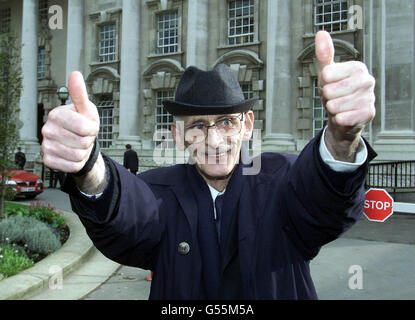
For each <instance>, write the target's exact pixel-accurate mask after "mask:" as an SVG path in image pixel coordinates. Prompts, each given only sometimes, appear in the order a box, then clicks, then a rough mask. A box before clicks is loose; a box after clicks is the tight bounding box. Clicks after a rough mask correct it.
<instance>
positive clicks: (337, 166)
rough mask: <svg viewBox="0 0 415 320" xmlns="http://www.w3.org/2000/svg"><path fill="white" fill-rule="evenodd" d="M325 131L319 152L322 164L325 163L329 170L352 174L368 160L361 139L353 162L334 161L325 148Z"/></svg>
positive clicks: (365, 148) (364, 145) (366, 150)
mask: <svg viewBox="0 0 415 320" xmlns="http://www.w3.org/2000/svg"><path fill="white" fill-rule="evenodd" d="M326 131H327V127H326V128H325V129H324V131H323V134H322V137H321V140H320V145H319V152H320V156H321V159H322V160H323V162H324V163H326V164H327V165H328V166H329V167H330V168H331V169H333V170H334V171H339V172H352V171H354V170H356V169H357V168H358V167H360V166H361V165H362V164H364V163H365V162H366V160H367V159H368V149H367V147H366V144H365V142H364V140H363V139H362V137H360V138H359V140H360V142H359V145H358V148H357V150H356V154H355V157H354V158H355V159H354V160H355V161H354V162H348V161H340V160H337V159H335V158H334V157H333V155H332V154H331V153H330V151H329V150H328V148H327V145H326V143H325V135H326V133H327V132H326Z"/></svg>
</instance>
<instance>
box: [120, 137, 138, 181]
mask: <svg viewBox="0 0 415 320" xmlns="http://www.w3.org/2000/svg"><path fill="white" fill-rule="evenodd" d="M125 148H126V149H127V151H125V152H124V163H123V166H124V167H125V168H127V169H128V170H130V172H131V173H132V174H133V175H136V174H137V172H138V155H137V152H135V151H134V150H133V149H131V144H127V145H125Z"/></svg>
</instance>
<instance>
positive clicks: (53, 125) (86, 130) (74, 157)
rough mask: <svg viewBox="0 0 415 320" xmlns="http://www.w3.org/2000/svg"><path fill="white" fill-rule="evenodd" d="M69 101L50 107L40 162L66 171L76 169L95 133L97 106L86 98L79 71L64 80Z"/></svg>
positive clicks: (83, 159)
mask: <svg viewBox="0 0 415 320" xmlns="http://www.w3.org/2000/svg"><path fill="white" fill-rule="evenodd" d="M68 89H69V95H70V96H71V99H72V102H73V104H69V105H63V106H59V107H56V108H54V109H53V110H51V111H50V112H49V115H48V119H47V121H46V123H45V125H44V126H43V128H42V135H43V142H42V152H43V163H44V164H45V165H46V166H47V167H49V168H52V169H55V170H59V171H62V172H67V173H76V172H79V171H80V170H81V169H82V168H83V166H84V165H85V163H86V161H87V160H88V158H89V155H90V153H91V151H92V148H93V146H94V141H95V138H96V136H97V134H98V132H99V115H98V110H97V107H96V106H95V105H94V104H93V103H92V102H91V101H89V99H88V93H87V90H86V86H85V82H84V79H83V77H82V74H81V73H80V72H77V71H75V72H72V73H71V74H70V76H69V81H68Z"/></svg>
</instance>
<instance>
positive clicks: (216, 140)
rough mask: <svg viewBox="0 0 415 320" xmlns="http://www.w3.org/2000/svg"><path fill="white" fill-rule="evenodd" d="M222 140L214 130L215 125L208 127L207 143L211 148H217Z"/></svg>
mask: <svg viewBox="0 0 415 320" xmlns="http://www.w3.org/2000/svg"><path fill="white" fill-rule="evenodd" d="M222 142H223V137H222V135H221V134H220V133H219V132H218V131H217V130H216V127H213V128H209V129H208V132H207V144H208V146H209V147H211V148H215V149H216V148H218V147H219V145H220V144H221V143H222Z"/></svg>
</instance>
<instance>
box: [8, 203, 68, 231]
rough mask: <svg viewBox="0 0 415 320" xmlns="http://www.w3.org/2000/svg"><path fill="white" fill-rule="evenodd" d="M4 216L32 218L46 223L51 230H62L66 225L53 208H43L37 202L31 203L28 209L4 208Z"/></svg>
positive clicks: (41, 204) (43, 206) (42, 205)
mask: <svg viewBox="0 0 415 320" xmlns="http://www.w3.org/2000/svg"><path fill="white" fill-rule="evenodd" d="M6 214H7V215H8V216H13V215H19V216H22V217H33V218H35V219H37V220H40V221H43V222H46V223H48V224H49V225H50V226H52V227H53V228H62V227H64V226H65V224H66V223H65V219H63V217H62V216H61V215H60V214H59V213H57V212H56V211H55V210H54V208H53V207H51V206H50V205H48V206H45V205H44V204H43V203H41V202H39V201H36V202H32V203H31V204H30V206H28V207H10V208H6Z"/></svg>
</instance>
